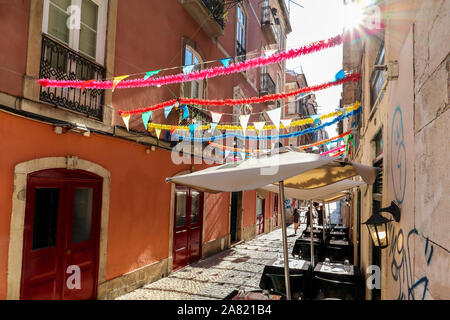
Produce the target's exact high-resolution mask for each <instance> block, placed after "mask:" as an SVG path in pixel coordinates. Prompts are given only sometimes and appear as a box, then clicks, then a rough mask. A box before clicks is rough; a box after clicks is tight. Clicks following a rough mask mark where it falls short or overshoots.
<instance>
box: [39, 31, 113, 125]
mask: <svg viewBox="0 0 450 320" xmlns="http://www.w3.org/2000/svg"><path fill="white" fill-rule="evenodd" d="M39 78H41V79H54V80H91V79H98V80H102V79H104V78H105V68H104V67H102V66H100V65H98V64H97V63H95V62H93V61H91V60H89V59H87V58H84V57H83V56H81V55H80V54H79V53H77V52H76V51H74V50H72V49H71V48H69V47H67V46H65V45H63V44H60V43H59V42H57V41H55V40H53V39H51V38H50V37H48V36H46V35H42V49H41V64H40V71H39ZM39 99H40V100H41V101H44V102H47V103H50V104H53V105H55V106H58V107H62V108H64V109H68V110H71V111H75V112H79V113H81V114H83V115H85V116H86V117H89V118H94V119H96V120H99V121H102V120H103V104H104V91H103V90H97V89H85V90H83V91H82V90H81V89H75V88H44V87H41V89H40V96H39Z"/></svg>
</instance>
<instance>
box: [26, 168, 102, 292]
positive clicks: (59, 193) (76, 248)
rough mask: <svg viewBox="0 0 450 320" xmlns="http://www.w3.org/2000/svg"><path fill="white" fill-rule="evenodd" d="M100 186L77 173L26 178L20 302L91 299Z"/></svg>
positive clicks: (51, 172)
mask: <svg viewBox="0 0 450 320" xmlns="http://www.w3.org/2000/svg"><path fill="white" fill-rule="evenodd" d="M102 183H103V178H101V177H99V176H97V175H95V174H92V173H89V172H85V171H81V170H66V169H52V170H44V171H39V172H35V173H32V174H29V175H28V177H27V198H26V199H27V200H26V207H25V226H24V241H23V263H22V279H21V292H20V294H21V299H27V300H87V299H95V298H96V296H97V273H98V255H99V254H98V250H99V249H98V247H99V238H100V211H101V198H102V197H101V194H102Z"/></svg>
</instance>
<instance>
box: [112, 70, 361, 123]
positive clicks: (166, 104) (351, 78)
mask: <svg viewBox="0 0 450 320" xmlns="http://www.w3.org/2000/svg"><path fill="white" fill-rule="evenodd" d="M360 78H361V74H360V73H352V74H349V75H347V76H346V77H345V78H343V79H339V80H337V81H333V82H327V83H323V84H319V85H316V86H311V87H304V88H300V89H297V90H293V91H289V92H282V93H274V94H268V95H265V96H262V97H251V98H244V99H225V100H204V99H190V98H183V97H180V98H178V100H177V99H171V100H168V101H164V102H162V103H159V104H155V105H153V106H150V107H145V108H140V109H134V110H119V111H118V112H119V114H120V115H122V114H139V113H143V112H147V111H154V110H158V109H162V108H165V107H169V106H171V105H173V104H174V103H176V102H177V101H178V103H179V104H195V105H203V106H225V105H240V104H256V103H264V102H268V101H275V100H282V99H286V98H288V97H292V96H296V95H298V94H300V93H306V92H313V91H320V90H324V89H327V88H330V87H332V86H337V85H340V84H344V83H347V82H350V81H355V82H357V81H359V79H360Z"/></svg>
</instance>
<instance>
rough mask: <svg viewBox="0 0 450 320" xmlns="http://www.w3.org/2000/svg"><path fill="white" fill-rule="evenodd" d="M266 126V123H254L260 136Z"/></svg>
mask: <svg viewBox="0 0 450 320" xmlns="http://www.w3.org/2000/svg"><path fill="white" fill-rule="evenodd" d="M265 124H266V122H265V121H261V122H253V125H254V126H255V129H256V131H257V132H258V135H259V134H260V133H261V130H262V129H263V128H264V125H265Z"/></svg>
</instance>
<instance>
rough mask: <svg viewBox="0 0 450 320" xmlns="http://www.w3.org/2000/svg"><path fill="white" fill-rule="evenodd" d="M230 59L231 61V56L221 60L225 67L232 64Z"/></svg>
mask: <svg viewBox="0 0 450 320" xmlns="http://www.w3.org/2000/svg"><path fill="white" fill-rule="evenodd" d="M230 61H231V58H225V59H220V62H222V64H223V66H224V67H225V69H226V68H228V66H229V65H230Z"/></svg>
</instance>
